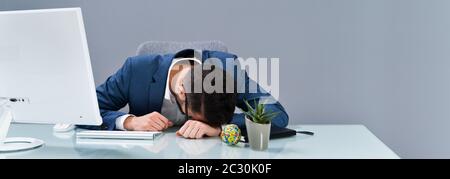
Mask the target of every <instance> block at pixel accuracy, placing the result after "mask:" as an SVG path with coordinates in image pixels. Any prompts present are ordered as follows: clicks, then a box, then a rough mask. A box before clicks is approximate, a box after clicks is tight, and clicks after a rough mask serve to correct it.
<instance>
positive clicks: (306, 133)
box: [297, 131, 314, 136]
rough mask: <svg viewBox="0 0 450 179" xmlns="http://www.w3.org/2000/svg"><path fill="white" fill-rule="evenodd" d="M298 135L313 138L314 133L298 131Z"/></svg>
mask: <svg viewBox="0 0 450 179" xmlns="http://www.w3.org/2000/svg"><path fill="white" fill-rule="evenodd" d="M297 133H298V134H305V135H310V136H313V135H314V132H310V131H297Z"/></svg>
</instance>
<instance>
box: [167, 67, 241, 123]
mask: <svg viewBox="0 0 450 179" xmlns="http://www.w3.org/2000/svg"><path fill="white" fill-rule="evenodd" d="M186 67H188V68H186ZM213 67H214V66H213ZM230 79H231V80H230ZM219 80H220V81H219ZM173 84H174V88H173V89H175V90H174V91H173V93H174V94H175V97H176V99H177V102H178V105H179V106H180V109H181V110H182V111H183V112H184V113H186V106H187V114H188V116H189V117H190V118H191V119H192V120H198V121H202V122H205V123H207V124H209V125H210V126H213V127H219V126H220V125H222V124H226V123H229V122H230V121H231V119H232V118H233V115H234V110H235V106H236V90H235V86H236V85H235V82H234V80H233V79H232V78H230V76H229V74H228V73H226V72H225V71H224V70H222V69H218V68H217V69H215V68H211V69H203V68H202V65H198V64H196V65H194V63H193V62H192V63H190V65H188V66H186V65H184V68H182V70H181V71H180V72H179V75H178V77H176V78H174V82H173ZM211 88H214V89H211ZM228 88H232V89H231V90H227V89H228Z"/></svg>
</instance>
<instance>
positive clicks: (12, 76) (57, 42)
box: [0, 8, 102, 151]
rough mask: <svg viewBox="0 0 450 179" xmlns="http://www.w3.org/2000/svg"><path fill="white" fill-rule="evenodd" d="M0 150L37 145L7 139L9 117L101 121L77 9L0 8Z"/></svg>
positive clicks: (24, 120)
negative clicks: (17, 9) (0, 9)
mask: <svg viewBox="0 0 450 179" xmlns="http://www.w3.org/2000/svg"><path fill="white" fill-rule="evenodd" d="M0 27H1V28H0V151H13V150H23V149H29V148H36V147H39V146H41V145H42V144H43V142H42V141H41V140H38V139H32V138H6V135H7V132H8V129H9V126H10V122H11V120H12V121H13V122H21V123H45V124H58V123H64V124H79V125H100V124H101V123H102V118H101V116H100V111H99V108H98V103H97V96H96V92H95V83H94V78H93V74H92V68H91V61H90V57H89V50H88V44H87V40H86V33H85V29H84V23H83V18H82V14H81V9H80V8H64V9H44V10H25V11H2V12H0Z"/></svg>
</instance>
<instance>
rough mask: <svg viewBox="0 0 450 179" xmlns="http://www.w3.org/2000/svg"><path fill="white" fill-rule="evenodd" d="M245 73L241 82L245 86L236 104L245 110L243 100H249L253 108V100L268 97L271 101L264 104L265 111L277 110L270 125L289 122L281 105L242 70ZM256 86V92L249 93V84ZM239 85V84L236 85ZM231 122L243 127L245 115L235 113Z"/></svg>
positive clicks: (280, 125) (262, 99) (283, 124)
mask: <svg viewBox="0 0 450 179" xmlns="http://www.w3.org/2000/svg"><path fill="white" fill-rule="evenodd" d="M243 73H244V74H245V77H244V79H245V80H244V83H245V85H244V84H241V85H242V86H243V87H245V93H239V94H238V98H237V103H236V106H237V107H238V108H240V109H242V110H243V111H247V110H248V109H247V106H246V105H245V103H244V100H247V101H249V104H250V105H251V106H252V107H253V108H254V107H255V106H254V103H253V101H256V102H259V101H265V100H266V99H270V100H271V101H272V103H269V104H266V105H265V109H266V111H270V112H278V115H277V116H276V117H275V118H273V119H272V125H275V126H277V127H286V126H287V125H288V123H289V116H288V114H287V113H286V111H285V109H284V108H283V106H282V105H281V104H280V103H279V102H278V101H276V100H275V99H274V98H273V96H272V95H271V94H270V93H268V92H266V91H265V90H263V89H262V88H261V86H259V85H258V84H257V83H256V82H255V81H254V80H252V79H251V78H249V77H248V75H247V73H245V72H243ZM252 85H254V86H256V89H257V92H256V93H250V92H249V91H250V90H249V87H250V86H252ZM238 86H239V85H238ZM231 123H233V124H236V125H238V126H239V127H240V128H245V115H244V114H242V113H241V114H235V115H234V117H233V119H232V121H231Z"/></svg>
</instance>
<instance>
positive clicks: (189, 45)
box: [136, 40, 228, 55]
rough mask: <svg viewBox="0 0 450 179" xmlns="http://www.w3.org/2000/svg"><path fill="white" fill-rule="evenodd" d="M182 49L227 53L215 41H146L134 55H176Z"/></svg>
mask: <svg viewBox="0 0 450 179" xmlns="http://www.w3.org/2000/svg"><path fill="white" fill-rule="evenodd" d="M184 49H195V50H213V51H221V52H228V48H227V46H226V45H225V44H224V43H223V42H221V41H216V40H213V41H193V42H169V41H148V42H144V43H142V44H141V45H139V47H138V49H137V52H136V54H137V55H148V54H168V53H176V52H178V51H180V50H184Z"/></svg>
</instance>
